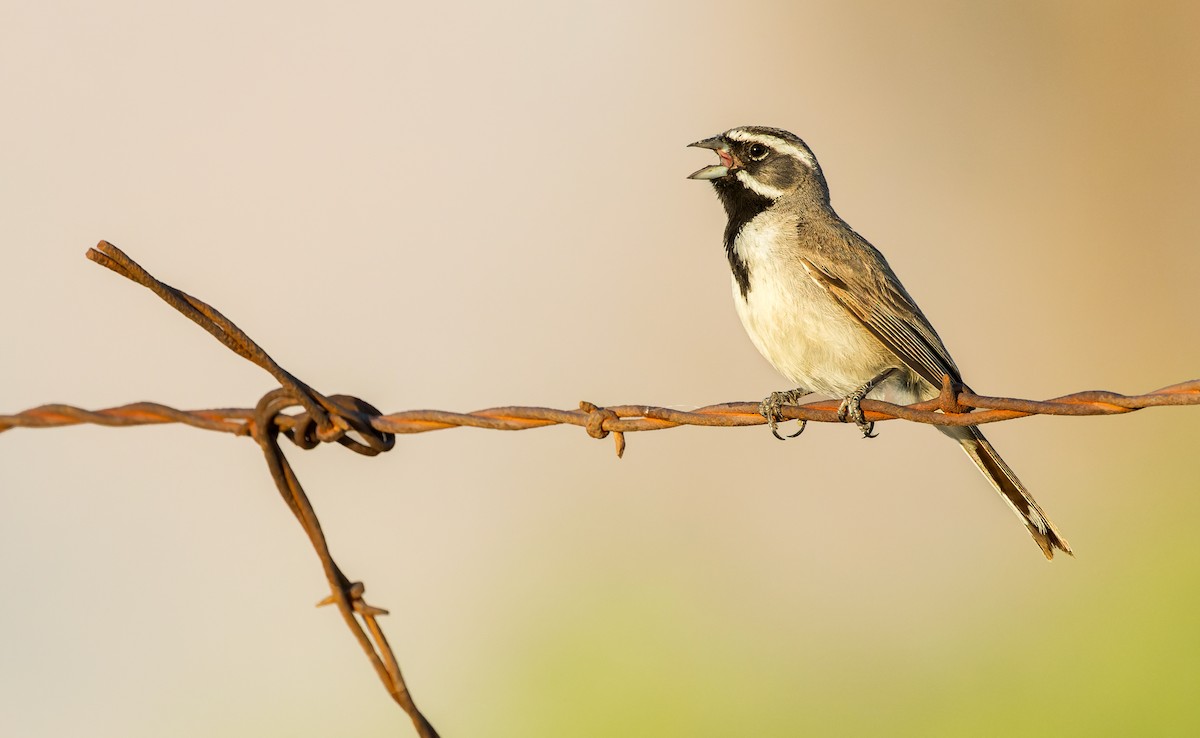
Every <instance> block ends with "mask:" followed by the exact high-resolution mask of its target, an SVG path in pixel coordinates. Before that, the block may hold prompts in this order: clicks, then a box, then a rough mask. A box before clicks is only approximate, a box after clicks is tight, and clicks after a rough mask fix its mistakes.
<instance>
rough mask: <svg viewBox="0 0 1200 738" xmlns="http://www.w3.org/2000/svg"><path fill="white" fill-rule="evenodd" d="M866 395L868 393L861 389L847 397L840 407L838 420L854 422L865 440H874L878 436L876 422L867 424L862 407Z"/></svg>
mask: <svg viewBox="0 0 1200 738" xmlns="http://www.w3.org/2000/svg"><path fill="white" fill-rule="evenodd" d="M866 394H867V393H866V392H863V391H862V388H859V389H857V390H855V391H854V392H851V393H850V394H849V395H847V396H846V397H845V398H844V399H843V400H842V404H841V405H838V411H837V416H838V420H840V421H842V422H843V423H845V422H847V421H854V424H855V425H857V426H858V429H859V430H860V431H862V434H863V438H874V437H875V435H876V434H875V423H874V421H872V422H867V419H866V418H864V417H863V411H862V406H861V405H860V403H861V402H862V399H863V397H864V396H866Z"/></svg>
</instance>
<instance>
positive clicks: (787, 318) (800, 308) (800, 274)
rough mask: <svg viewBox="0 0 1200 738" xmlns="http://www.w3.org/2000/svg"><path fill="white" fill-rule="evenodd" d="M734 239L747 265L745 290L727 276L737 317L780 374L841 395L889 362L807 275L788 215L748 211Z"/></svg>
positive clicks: (800, 245) (876, 344) (879, 347)
mask: <svg viewBox="0 0 1200 738" xmlns="http://www.w3.org/2000/svg"><path fill="white" fill-rule="evenodd" d="M764 215H766V214H764ZM733 246H734V251H735V253H736V255H737V256H738V257H739V258H740V259H741V260H742V261H743V262H744V263H745V265H746V270H747V271H748V273H749V289H748V290H747V291H746V292H745V294H744V295H743V294H742V291H741V290H740V289H739V287H738V284H737V281H736V280H734V283H733V299H734V304H735V305H736V307H737V313H738V317H739V318H740V319H741V321H742V325H743V326H744V327H745V329H746V332H747V333H748V334H749V335H750V340H751V341H753V342H754V345H755V346H756V347H757V348H758V350H759V352H760V353H762V355H763V356H764V357H765V358H766V359H767V361H769V362H771V364H772V365H773V366H774V367H775V368H776V369H777V370H779V372H780V373H781V374H783V375H784V376H785V377H787V378H788V379H789V380H791V381H792V382H794V383H796V385H797V386H800V387H804V388H806V389H809V390H813V391H816V392H821V393H823V394H828V395H833V396H843V395H846V394H848V393H849V392H851V391H853V390H854V389H855V388H857V387H859V386H861V385H862V384H864V383H865V382H867V381H868V380H870V379H871V378H872V377H874V376H875V375H876V374H878V373H879V372H880V371H882V370H883V369H885V368H887V366H888V365H889V361H890V356H889V355H888V353H887V351H886V349H884V347H883V345H882V344H881V343H879V341H878V340H877V339H876V338H875V337H874V336H873V335H871V334H870V333H869V332H868V331H867V330H866V329H865V328H864V327H863V326H862V324H861V323H860V322H859V321H858V320H857V319H856V318H855V317H854V316H852V315H851V314H850V313H849V312H847V311H846V309H845V308H843V307H842V305H841V304H840V303H839V302H837V301H836V300H835V299H834V297H833V296H832V295H830V294H829V292H828V291H827V290H826V289H825V287H824V286H822V285H820V284H819V283H817V282H816V281H815V280H814V279H813V278H812V277H810V276H809V275H808V272H807V271H806V270H805V267H804V265H803V263H802V261H801V259H800V257H801V256H802V255H803V254H804V245H803V243H802V242H801V236H800V233H799V231H798V229H797V227H796V224H795V223H794V222H788V220H787V219H783V218H768V217H762V216H760V217H757V218H754V219H753V220H751V221H750V222H748V223H747V224H746V225H745V226H744V227H743V228H742V230H741V232H740V233H739V234H738V236H737V238H736V239H735V240H734V244H733Z"/></svg>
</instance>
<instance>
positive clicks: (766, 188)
mask: <svg viewBox="0 0 1200 738" xmlns="http://www.w3.org/2000/svg"><path fill="white" fill-rule="evenodd" d="M733 176H735V177H737V180H738V181H739V182H741V183H742V184H744V185H746V187H747V188H748V189H750V190H752V191H753V192H756V193H758V194H759V195H762V196H763V197H765V198H767V199H768V200H778V199H779V198H781V197H783V190H780V189H776V188H774V187H772V186H771V185H768V184H763V183H762V182H759V181H758V180H757V179H755V178H754V177H751V176H750V174H749V173H748V172H747V171H746V170H745V169H739V170H737V174H735V175H733Z"/></svg>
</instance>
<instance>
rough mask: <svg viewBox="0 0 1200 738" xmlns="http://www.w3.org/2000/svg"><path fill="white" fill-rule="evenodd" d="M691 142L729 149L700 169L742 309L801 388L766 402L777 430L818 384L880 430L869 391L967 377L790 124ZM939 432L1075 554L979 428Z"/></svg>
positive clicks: (1047, 535)
mask: <svg viewBox="0 0 1200 738" xmlns="http://www.w3.org/2000/svg"><path fill="white" fill-rule="evenodd" d="M691 145H692V146H698V147H700V148H705V149H712V150H713V151H715V152H716V154H717V156H718V157H720V163H718V164H714V165H712V166H708V167H705V168H703V169H701V170H699V171H698V172H695V173H693V174H692V175H691V177H690V178H691V179H706V180H709V181H710V182H712V185H713V188H714V189H715V190H716V191H717V196H718V197H719V198H720V200H721V204H722V205H724V206H725V212H726V214H727V215H728V216H729V222H728V224H727V225H726V226H725V254H726V256H727V257H728V258H729V266H730V268H731V269H732V270H733V297H734V303H735V305H736V306H737V313H738V317H740V318H741V319H742V325H743V326H745V328H746V332H747V333H749V334H750V340H752V341H753V342H754V345H755V346H757V347H758V350H759V351H760V352H761V353H762V355H763V356H765V357H766V359H767V361H769V362H771V364H773V365H774V366H775V368H776V369H778V370H779V371H780V373H782V374H783V375H784V376H785V377H787V378H788V379H789V380H790V381H792V382H795V383H796V384H797V385H799V387H798V388H797V389H794V390H789V391H787V392H773V393H772V394H771V396H770V397H768V398H766V399H765V400H763V402H762V405H761V406H760V411H761V412H762V414H763V415H764V416H765V417H766V418H767V420H768V421H769V422H770V425H771V431H772V432H773V433H775V435H776V437H779V434H778V432H776V426H777V424H778V422H779V420H780V419H781V418H780V415H779V409H780V406H781V405H782V404H784V403H790V402H795V401H796V400H798V399H799V398H800V397H802V396H804V395H805V394H808V393H810V392H820V393H821V394H825V395H829V396H832V397H841V398H844V399H843V401H842V405H841V407H840V409H839V411H838V414H839V416H840V417H841V418H842V419H843V420H846V419H847V418H849V419H852V420H854V422H855V423H856V424H857V425H858V427H859V428H860V429H861V430H862V431H863V434H864V435H867V436H870V435H871V428H872V426H871V424H870V423H867V422H865V420H864V419H863V415H862V410H861V409H860V408H859V402H860V401H861V400H862V399H863V398H864V397H867V396H868V395H881V396H887V397H888V398H889V399H890V400H891V401H893V402H897V403H900V404H910V403H913V402H920V401H923V400H928V399H931V398H933V397H936V396H937V395H938V394H939V390H940V387H941V384H942V379H943V377H944V376H946V375H949V377H950V379H951V380H952V381H954V382H956V383H959V384H961V383H962V377H961V376H960V374H959V371H958V367H957V366H955V364H954V360H953V359H952V358H950V352H949V351H947V350H946V347H945V345H943V344H942V339H941V338H939V337H938V334H937V332H936V331H935V330H934V329H933V326H932V325H930V324H929V321H928V320H926V318H925V316H924V315H923V314H922V313H921V310H920V308H918V307H917V304H916V302H914V301H913V299H912V297H910V296H909V294H908V292H907V291H906V290H905V289H904V286H903V285H902V284H900V280H899V279H897V277H896V275H895V274H894V273H893V272H892V269H891V267H889V266H888V263H887V261H886V260H885V259H884V258H883V255H882V254H880V253H879V252H878V251H876V250H875V247H874V246H872V245H871V244H869V243H867V240H866V239H864V238H863V237H862V236H860V235H858V234H857V233H855V232H854V230H853V229H852V228H850V226H848V225H846V223H845V221H843V220H842V219H841V218H839V217H838V215H837V213H835V212H834V211H833V208H832V207H831V206H830V204H829V188H828V186H827V185H826V184H825V176H824V175H823V174H822V173H821V166H820V165H819V164H818V163H817V159H816V157H814V156H813V153H812V150H811V149H809V148H808V145H807V144H805V143H804V141H802V140H801V139H800V138H799V137H797V136H795V135H794V134H792V133H788V132H787V131H784V130H780V129H778V128H767V127H764V126H743V127H741V128H734V129H731V130H729V131H726V132H725V133H722V134H720V135H718V136H714V137H712V138H708V139H705V140H703V141H697V142H696V143H694V144H691ZM937 429H938V430H940V431H941V432H942V433H944V434H946V435H948V436H950V437H951V438H953V439H954V440H956V441H958V442H959V443H960V444H961V445H962V448H963V450H964V451H966V452H967V455H968V456H970V457H971V460H972V461H974V462H975V464H976V465H977V466H978V467H979V469H980V471H982V472H983V475H984V476H985V477H987V478H988V481H990V482H991V483H992V485H993V486H994V487H995V488H996V490H997V491H998V492H999V493H1000V496H1001V497H1002V498H1003V499H1004V501H1005V502H1007V503H1008V505H1009V507H1011V508H1012V509H1013V511H1014V512H1015V513H1016V514H1017V516H1018V517H1020V518H1021V520H1022V521H1023V522H1024V523H1025V526H1026V527H1027V528H1029V532H1030V534H1031V535H1032V536H1033V540H1035V541H1036V542H1037V544H1038V546H1040V547H1041V549H1042V552H1043V553H1044V554H1045V555H1046V558H1047V559H1052V558H1054V549H1056V548H1057V549H1059V550H1061V551H1065V552H1067V553H1068V554H1069V553H1071V547H1070V545H1068V544H1067V542H1066V540H1065V539H1063V537H1062V536H1061V535H1059V533H1058V530H1057V529H1056V528H1055V527H1054V524H1053V523H1051V522H1050V520H1049V519H1048V518H1047V517H1046V515H1045V513H1043V512H1042V508H1040V507H1039V506H1038V504H1037V503H1036V502H1034V500H1033V497H1032V496H1031V495H1030V494H1029V492H1028V491H1027V490H1026V489H1025V485H1023V484H1021V481H1020V480H1019V479H1017V475H1016V474H1014V473H1013V470H1012V469H1011V468H1009V466H1008V464H1006V463H1004V460H1003V459H1001V458H1000V454H998V453H996V449H994V448H993V447H992V444H990V443H988V440H987V439H986V438H984V437H983V434H982V433H980V432H979V429H978V428H976V427H974V426H964V427H943V426H937ZM801 430H803V425H802V426H801Z"/></svg>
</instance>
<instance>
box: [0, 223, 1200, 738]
mask: <svg viewBox="0 0 1200 738" xmlns="http://www.w3.org/2000/svg"><path fill="white" fill-rule="evenodd" d="M87 256H88V258H89V259H91V260H92V261H95V262H96V263H98V264H100V265H102V266H105V267H107V268H109V269H111V270H112V271H114V272H116V273H118V274H120V275H121V276H123V277H126V278H127V279H130V280H132V281H134V282H136V283H138V284H141V285H143V286H144V287H146V288H148V289H149V290H151V291H152V292H154V293H155V294H156V295H157V296H158V297H159V298H161V299H162V300H163V301H164V302H166V303H167V304H169V305H171V307H173V308H175V309H176V310H178V311H179V312H180V313H182V314H183V315H185V316H186V317H188V318H189V319H190V320H192V321H193V322H195V323H196V324H197V325H199V326H200V327H202V328H204V329H205V330H206V331H208V332H209V333H210V334H212V335H213V337H214V338H216V339H217V340H218V341H220V342H221V343H222V344H224V345H225V346H226V347H227V348H229V349H230V350H231V351H233V352H234V353H236V354H238V355H239V356H242V357H243V358H245V359H247V360H248V361H251V362H253V363H254V364H256V365H257V366H259V367H261V368H262V369H264V370H265V371H267V372H268V373H269V374H271V376H272V377H274V378H275V380H276V381H278V382H279V385H280V386H279V388H278V389H275V390H272V391H271V392H268V393H267V394H266V395H264V396H263V398H262V399H261V400H259V402H258V404H257V405H256V406H255V407H254V408H225V409H209V410H178V409H176V408H172V407H169V406H167V405H162V404H159V403H154V402H139V403H133V404H129V405H122V406H120V407H112V408H105V409H102V410H85V409H83V408H79V407H75V406H73V405H63V404H52V405H41V406H39V407H35V408H30V409H28V410H25V411H22V412H19V413H14V414H11V415H0V433H2V432H4V431H7V430H10V429H12V428H58V427H63V426H68V425H79V424H92V425H101V426H107V427H129V426H140V425H161V424H166V423H181V424H184V425H189V426H192V427H194V428H201V429H203V430H210V431H218V432H222V433H231V434H233V435H238V436H248V437H250V438H253V439H254V441H255V442H256V443H257V444H258V445H259V447H260V449H261V450H262V452H263V455H264V457H265V459H266V462H267V467H268V469H269V471H270V473H271V477H272V479H273V480H274V481H275V484H276V487H277V488H278V490H279V492H280V495H281V496H282V498H283V500H284V502H285V503H286V504H287V506H288V508H289V509H290V510H291V512H292V514H293V515H294V516H295V517H296V520H297V521H298V522H299V523H300V525H301V527H302V528H303V529H304V531H305V533H306V534H307V535H308V537H309V541H310V543H311V544H312V546H313V549H314V551H315V552H316V553H317V557H318V558H319V559H320V561H321V565H322V569H323V571H324V573H325V577H326V580H327V582H328V584H329V587H330V595H329V596H328V597H326V598H325V599H323V600H321V602H320V603H318V604H319V605H329V604H333V605H337V608H338V610H339V612H340V613H341V615H342V618H343V620H344V621H345V622H346V625H347V627H349V629H350V631H351V633H352V634H353V635H354V637H355V639H356V640H357V641H358V643H359V645H360V646H361V647H362V649H363V651H364V653H366V655H367V657H368V659H369V660H370V661H371V664H372V666H373V667H374V669H375V671H376V674H377V675H378V677H379V679H380V681H381V682H383V684H384V686H385V688H386V689H387V690H388V693H389V694H390V695H391V696H392V698H393V700H395V701H396V703H397V704H399V705H400V707H401V708H402V709H404V711H405V712H406V713H407V714H408V715H409V717H410V719H411V720H412V722H413V725H414V727H415V728H416V730H417V733H418V735H419V736H421V738H437V735H438V734H437V731H436V730H435V729H434V728H433V726H432V724H430V722H429V721H428V720H427V719H426V718H425V716H424V715H423V714H422V713H421V711H420V710H419V709H417V706H416V704H415V702H414V701H413V698H412V696H411V694H410V693H409V691H408V687H407V684H406V683H405V680H404V677H403V676H402V674H401V671H400V667H399V664H398V662H397V660H396V657H395V654H394V653H393V651H392V648H391V646H390V645H389V644H388V641H387V638H386V637H385V636H384V634H383V630H382V628H381V627H380V625H379V622H378V617H379V616H381V615H386V614H387V610H384V609H382V608H378V607H374V606H372V605H369V604H367V602H366V600H364V599H363V594H364V593H365V591H366V587H365V586H364V585H363V584H362V583H361V582H356V581H352V580H351V579H350V578H349V577H347V576H346V575H345V574H344V573H343V572H342V570H341V569H340V568H339V567H338V565H337V564H336V563H335V561H334V559H333V555H332V553H331V552H330V549H329V545H328V541H327V540H326V538H325V535H324V533H323V531H322V529H321V525H320V521H319V520H318V518H317V515H316V512H315V511H314V509H313V507H312V503H311V501H310V500H309V498H308V496H307V495H306V494H305V492H304V490H303V488H302V487H301V485H300V482H299V479H297V477H296V475H295V472H294V471H293V470H292V467H291V464H290V463H289V462H288V460H287V457H286V456H285V455H284V453H283V449H282V447H281V446H280V444H279V440H278V439H279V435H280V434H283V435H284V436H285V437H287V438H288V439H289V440H290V441H291V442H292V443H293V444H295V445H296V446H298V447H300V448H302V449H311V448H315V447H316V446H318V445H320V444H321V443H338V444H341V445H343V446H346V447H347V448H349V449H351V450H352V451H354V452H356V453H359V454H362V455H364V456H375V455H378V454H380V453H383V452H386V451H389V450H391V449H392V448H393V447H394V445H395V436H396V435H397V434H408V433H426V432H429V431H436V430H445V429H448V428H457V427H469V428H484V429H489V430H507V431H517V430H530V429H533V428H545V427H548V426H552V425H574V426H579V427H581V428H584V429H585V430H586V431H587V433H588V435H589V436H591V437H593V438H606V437H607V436H608V435H609V434H612V435H613V437H614V439H615V442H616V451H617V456H618V457H619V456H621V455H622V454H623V453H624V450H625V434H626V433H633V432H640V431H653V430H665V429H668V428H678V427H681V426H704V427H723V428H728V427H743V426H753V425H763V424H765V423H766V422H767V421H766V419H765V418H763V416H762V415H760V414H759V412H758V406H759V404H758V403H757V402H728V403H721V404H717V405H708V406H706V407H701V408H697V409H695V410H676V409H672V408H665V407H656V406H653V405H616V406H608V407H604V406H599V405H595V404H593V403H590V402H586V401H584V402H581V403H580V404H579V409H577V410H558V409H554V408H547V407H523V406H506V407H494V408H488V409H485V410H477V411H474V412H469V413H457V412H448V411H445V410H406V411H403V412H396V413H391V414H386V415H385V414H383V413H381V412H380V411H379V410H377V409H376V408H375V407H373V406H372V405H370V404H369V403H367V402H365V401H363V400H361V399H359V398H356V397H350V396H347V395H322V394H321V393H319V392H317V391H316V390H314V389H313V388H312V387H310V386H308V385H307V384H305V383H304V382H302V381H300V380H299V379H297V378H296V377H295V376H293V375H292V374H291V373H289V372H287V371H286V370H285V369H283V368H282V367H281V366H279V364H277V363H276V362H275V361H274V360H273V359H272V358H271V357H270V356H269V355H268V354H267V353H266V352H265V351H264V350H263V349H262V348H261V347H260V346H259V345H258V344H257V343H255V342H254V341H253V340H251V338H250V337H249V336H248V335H246V333H245V332H244V331H242V330H241V329H240V328H238V327H237V326H236V325H234V324H233V322H232V321H230V320H229V319H228V318H226V317H225V316H224V315H222V314H221V313H220V312H219V311H218V310H216V309H215V308H213V307H212V306H210V305H208V304H206V303H204V302H203V301H201V300H198V299H196V298H195V297H192V296H191V295H188V294H187V293H185V292H181V291H180V290H177V289H175V288H174V287H171V286H170V285H167V284H165V283H163V282H160V281H159V280H158V279H156V278H155V277H153V276H152V275H151V274H150V273H149V272H147V271H146V270H145V269H143V268H142V267H141V266H140V265H138V264H137V262H135V261H134V260H133V259H131V258H129V256H128V255H126V254H125V253H124V252H123V251H121V250H120V249H118V248H117V247H116V246H113V245H112V244H110V243H108V242H107V241H101V242H100V243H99V244H97V246H96V248H95V249H90V250H89V251H88V253H87ZM838 404H839V403H838V402H837V401H832V400H822V401H817V402H808V403H803V404H798V405H786V406H784V407H783V408H782V410H781V415H782V417H783V418H787V419H792V420H800V421H816V422H826V423H829V422H843V421H841V420H840V419H839V418H838V413H837V410H838ZM1165 405H1200V379H1194V380H1190V381H1187V382H1182V383H1179V384H1174V385H1171V386H1168V387H1163V388H1162V389H1158V390H1155V391H1153V392H1148V393H1146V394H1142V395H1122V394H1119V393H1116V392H1107V391H1099V390H1097V391H1087V392H1076V393H1074V394H1070V395H1063V396H1062V397H1055V398H1053V399H1050V400H1044V401H1037V400H1021V399H1013V398H1007V397H988V396H985V395H978V394H975V393H974V392H972V391H971V390H970V389H969V388H966V387H963V386H955V385H953V384H951V382H950V378H949V377H946V378H945V380H944V384H943V386H942V390H941V393H940V395H939V397H937V398H935V399H933V400H929V401H927V402H922V403H918V404H914V405H893V404H891V403H888V402H882V401H879V400H863V402H862V410H863V413H864V415H865V417H866V420H868V421H870V422H878V421H884V420H893V419H903V420H909V421H913V422H917V423H928V424H933V425H980V424H983V423H995V422H999V421H1003V420H1011V419H1015V418H1023V417H1028V416H1031V415H1072V416H1079V415H1116V414H1122V413H1128V412H1133V411H1135V410H1140V409H1143V408H1147V407H1160V406H1165ZM291 408H300V412H297V413H286V412H284V411H285V410H288V409H291Z"/></svg>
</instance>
